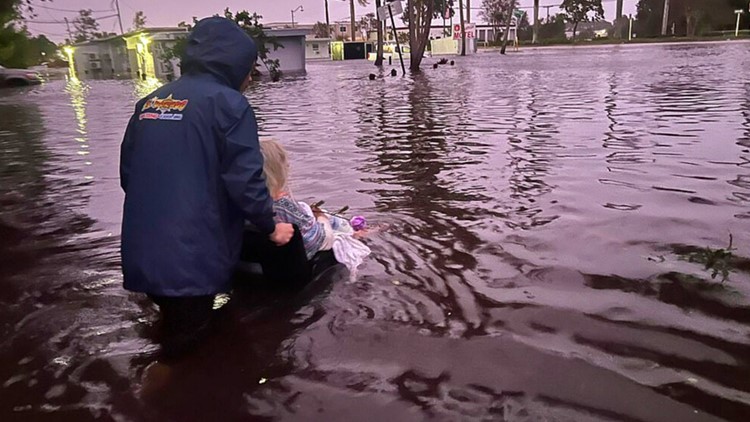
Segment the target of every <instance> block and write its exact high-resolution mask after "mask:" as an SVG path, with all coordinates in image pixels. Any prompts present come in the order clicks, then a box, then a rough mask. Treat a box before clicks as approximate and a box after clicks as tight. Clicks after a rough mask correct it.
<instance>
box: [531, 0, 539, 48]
mask: <svg viewBox="0 0 750 422" xmlns="http://www.w3.org/2000/svg"><path fill="white" fill-rule="evenodd" d="M537 42H539V0H534V35H533V37H532V40H531V43H532V44H536V43H537Z"/></svg>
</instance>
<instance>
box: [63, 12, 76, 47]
mask: <svg viewBox="0 0 750 422" xmlns="http://www.w3.org/2000/svg"><path fill="white" fill-rule="evenodd" d="M65 26H66V27H67V28H68V42H70V43H71V44H72V43H73V42H75V40H74V39H73V34H72V33H71V32H70V22H68V18H65Z"/></svg>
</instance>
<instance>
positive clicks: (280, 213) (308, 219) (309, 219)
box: [273, 196, 326, 259]
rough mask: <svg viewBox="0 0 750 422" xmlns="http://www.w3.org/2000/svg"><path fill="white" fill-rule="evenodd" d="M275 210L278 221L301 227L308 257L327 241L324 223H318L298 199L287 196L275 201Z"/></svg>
mask: <svg viewBox="0 0 750 422" xmlns="http://www.w3.org/2000/svg"><path fill="white" fill-rule="evenodd" d="M273 210H274V212H275V213H276V222H278V223H290V224H294V225H296V226H297V227H299V230H300V232H301V233H302V240H303V242H304V244H305V252H307V258H308V259H310V258H312V257H313V255H315V254H316V253H317V252H318V251H319V250H320V248H321V246H323V242H324V241H325V237H326V234H325V230H324V229H323V225H322V224H321V223H318V222H317V221H316V220H315V217H313V216H312V215H309V214H307V213H306V212H305V211H304V210H303V209H302V207H300V206H299V204H298V203H297V201H295V200H293V199H291V198H289V197H286V196H285V197H282V198H280V199H277V200H275V201H274V203H273Z"/></svg>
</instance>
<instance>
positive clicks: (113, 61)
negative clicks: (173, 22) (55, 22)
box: [71, 28, 187, 79]
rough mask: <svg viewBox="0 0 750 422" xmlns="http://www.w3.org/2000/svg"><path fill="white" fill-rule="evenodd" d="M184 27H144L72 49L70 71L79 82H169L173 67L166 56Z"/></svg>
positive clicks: (182, 32) (182, 33) (87, 42)
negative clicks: (96, 80) (87, 80)
mask: <svg viewBox="0 0 750 422" xmlns="http://www.w3.org/2000/svg"><path fill="white" fill-rule="evenodd" d="M186 31H187V30H186V29H185V28H147V29H143V30H139V31H134V32H130V33H127V34H125V35H117V36H112V37H107V38H101V39H97V40H92V41H86V42H82V43H77V44H74V45H72V46H71V49H72V50H71V56H72V59H73V64H72V68H73V69H74V70H75V72H76V76H77V77H78V78H81V79H146V78H148V77H152V78H160V79H168V78H171V77H173V76H174V71H175V69H174V64H173V63H171V62H170V61H168V60H166V58H165V57H164V56H165V53H166V51H167V50H168V49H170V48H171V47H173V46H174V44H175V42H176V40H177V39H179V38H181V37H184V36H185V35H186Z"/></svg>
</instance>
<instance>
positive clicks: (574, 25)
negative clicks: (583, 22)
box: [573, 21, 578, 41]
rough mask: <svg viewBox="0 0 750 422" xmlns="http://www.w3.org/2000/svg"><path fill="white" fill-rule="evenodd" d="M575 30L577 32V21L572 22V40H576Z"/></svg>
mask: <svg viewBox="0 0 750 422" xmlns="http://www.w3.org/2000/svg"><path fill="white" fill-rule="evenodd" d="M576 32H578V21H576V22H575V23H574V24H573V41H575V40H576Z"/></svg>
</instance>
